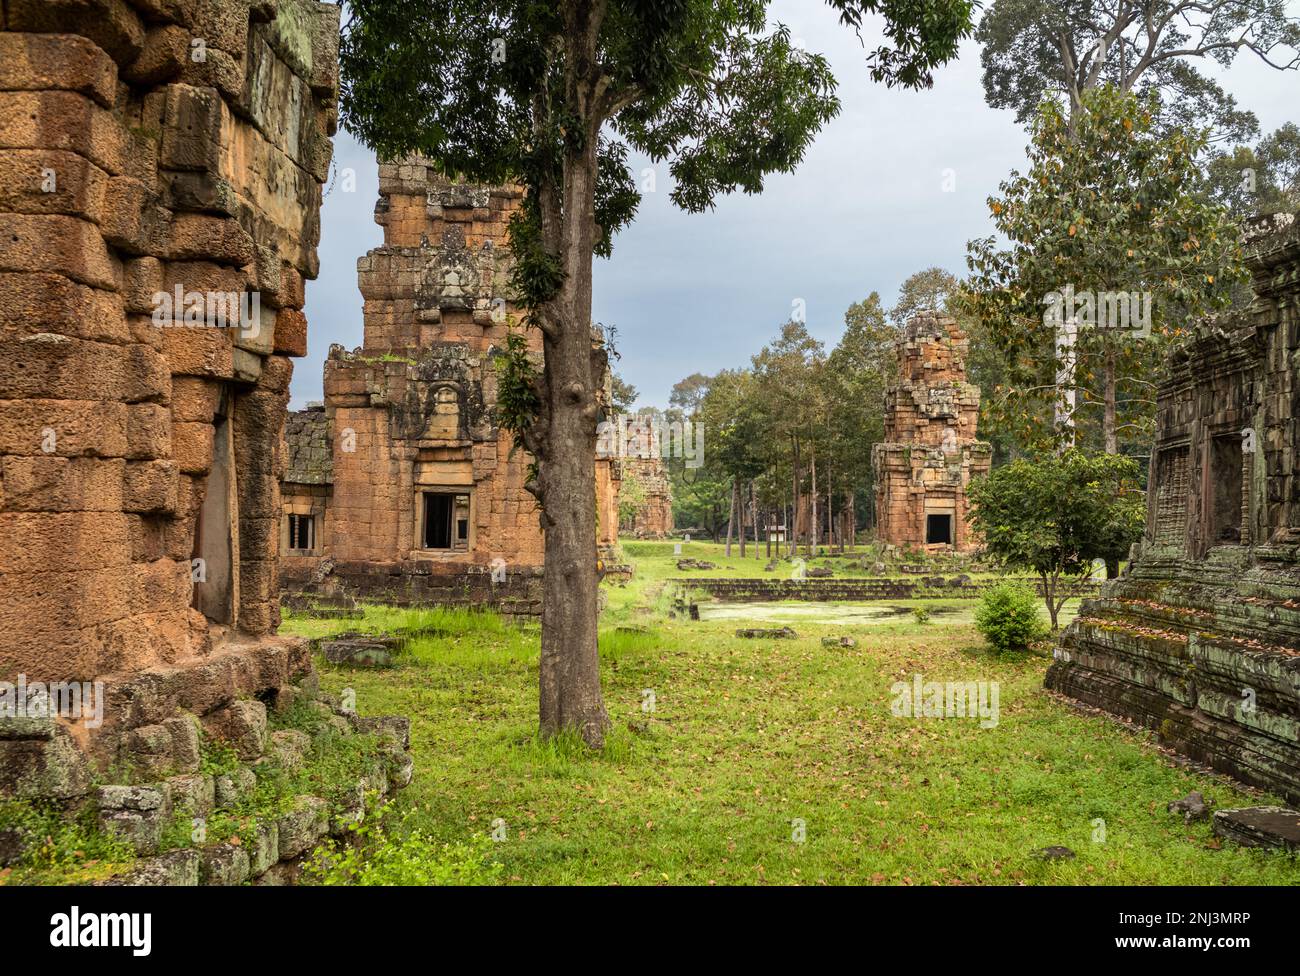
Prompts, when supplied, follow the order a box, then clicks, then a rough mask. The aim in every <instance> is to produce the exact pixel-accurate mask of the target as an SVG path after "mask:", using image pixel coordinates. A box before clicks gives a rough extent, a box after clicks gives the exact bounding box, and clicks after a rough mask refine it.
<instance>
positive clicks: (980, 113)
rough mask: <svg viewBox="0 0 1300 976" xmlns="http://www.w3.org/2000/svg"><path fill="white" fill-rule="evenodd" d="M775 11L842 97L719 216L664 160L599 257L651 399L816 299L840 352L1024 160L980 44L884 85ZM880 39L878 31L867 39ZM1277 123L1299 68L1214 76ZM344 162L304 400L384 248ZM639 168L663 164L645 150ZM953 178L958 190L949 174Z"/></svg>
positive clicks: (298, 377)
mask: <svg viewBox="0 0 1300 976" xmlns="http://www.w3.org/2000/svg"><path fill="white" fill-rule="evenodd" d="M1291 7H1292V12H1293V13H1297V14H1300V0H1292V3H1291ZM772 14H773V16H772V19H773V20H779V21H781V22H783V23H785V24H787V25H788V26H789V27H790V29H791V33H792V34H793V36H794V37H796V38H800V39H802V40H803V41H804V42H805V43H806V46H807V48H808V49H809V50H810V51H817V52H820V53H822V54H825V55H826V56H827V58H828V59H829V61H830V63H831V66H832V68H833V70H834V73H835V77H836V79H837V80H838V82H839V96H840V101H841V103H842V109H841V111H840V114H839V116H838V117H836V118H835V119H834V120H832V121H831V123H830V124H829V125H828V126H826V128H824V129H823V130H822V132H821V133H820V134H819V135H818V136H817V139H816V142H815V143H814V144H813V146H812V148H811V149H810V150H809V152H808V154H807V156H806V158H805V159H804V162H803V164H802V165H801V166H800V168H799V169H798V170H797V171H796V172H795V173H793V174H790V175H784V174H781V175H776V176H773V177H771V178H770V179H769V180H768V182H767V186H766V188H765V189H764V192H763V193H762V194H761V195H759V196H743V195H737V196H733V197H726V198H723V199H721V200H720V201H719V202H718V206H717V208H716V209H715V210H713V211H712V212H709V213H705V214H698V215H696V214H685V213H682V212H680V211H678V210H676V209H675V208H674V207H673V205H672V203H671V201H670V200H669V199H668V191H669V190H670V189H671V183H670V181H669V179H668V175H667V172H666V170H665V169H664V168H663V167H661V168H660V171H659V172H658V173H657V174H656V179H655V181H654V185H655V191H656V192H652V193H646V194H645V196H644V199H643V202H642V204H641V209H640V211H639V212H638V214H637V217H636V220H635V222H634V223H633V224H632V225H631V226H630V227H629V228H627V229H626V230H624V231H623V233H622V234H621V235H620V236H619V237H618V238H617V239H616V240H615V244H614V254H613V257H612V258H611V259H609V260H602V259H597V261H596V267H595V307H594V309H593V316H594V318H595V320H596V321H598V322H601V323H603V324H605V325H607V326H608V325H614V326H616V327H617V329H618V338H617V348H618V352H619V353H620V355H621V357H622V358H621V359H620V360H619V361H618V362H617V363H615V369H616V370H617V371H618V372H619V373H620V374H621V375H622V376H623V377H624V378H625V379H626V380H627V381H628V382H630V383H632V384H633V385H634V386H635V387H636V388H637V390H638V392H639V394H640V398H639V404H640V405H642V406H645V405H650V404H656V405H660V406H664V405H666V404H667V400H668V393H669V390H670V389H671V387H672V385H673V384H674V383H675V382H677V381H678V380H679V379H681V378H682V377H684V376H687V375H689V374H691V373H694V372H701V373H714V372H717V371H718V370H720V369H724V368H728V367H737V366H744V365H748V363H749V357H750V356H751V355H753V354H754V353H756V352H758V350H759V349H761V348H762V346H763V345H764V344H765V343H766V342H767V341H768V340H770V339H771V338H772V337H773V336H774V335H775V334H776V333H777V331H778V330H779V328H780V326H781V324H782V323H783V322H785V321H786V320H787V319H789V317H790V313H791V310H792V303H793V302H795V301H796V300H802V301H803V302H804V303H805V306H806V309H807V322H808V327H809V330H810V331H811V332H812V334H813V335H814V336H816V337H817V338H818V339H821V340H822V341H823V342H825V343H826V345H827V347H828V348H829V347H831V346H833V345H834V343H835V342H836V340H837V339H838V337H839V335H840V333H841V331H842V329H843V317H844V311H845V309H846V308H847V307H848V306H849V305H851V304H852V303H854V302H856V301H859V300H861V299H862V298H865V297H866V296H867V295H869V294H870V293H871V292H873V291H878V292H879V293H880V295H881V298H882V300H883V301H884V302H885V305H886V307H888V306H889V305H890V304H892V303H893V300H894V297H895V295H896V293H897V290H898V286H899V284H900V283H901V282H902V281H903V279H904V278H906V277H907V276H908V275H909V274H911V273H913V272H915V271H919V270H920V269H922V268H925V267H929V266H931V265H940V266H941V267H944V268H947V269H948V270H949V271H951V272H953V273H954V274H958V275H961V274H964V273H965V270H966V265H965V253H966V242H967V241H968V240H971V239H973V238H976V237H983V236H987V235H988V234H989V233H991V225H990V222H989V219H988V218H989V215H988V209H987V206H986V204H985V200H986V198H987V197H988V196H989V195H990V194H992V193H994V192H995V191H996V190H997V186H998V183H999V182H1000V181H1002V180H1003V179H1005V178H1006V177H1007V175H1008V173H1009V172H1010V171H1011V170H1012V169H1015V168H1021V167H1023V165H1024V160H1025V152H1024V147H1025V143H1026V142H1027V137H1026V134H1025V131H1024V130H1023V129H1022V128H1021V127H1020V126H1018V125H1017V124H1016V123H1015V120H1014V117H1013V114H1012V113H1011V112H1008V111H995V110H994V109H991V108H988V107H987V106H986V105H985V104H984V93H983V88H982V86H981V84H980V63H979V48H978V46H977V45H976V44H974V43H973V42H969V43H967V44H966V45H965V46H963V48H962V51H961V55H960V57H959V58H958V60H957V61H955V62H953V63H951V64H949V65H948V66H946V67H945V68H943V69H941V70H939V71H938V72H937V73H936V76H935V84H934V87H933V88H932V89H929V90H928V91H921V92H905V91H900V90H897V89H894V90H890V89H888V88H886V87H884V86H883V85H877V84H874V83H872V81H871V79H870V77H869V75H868V72H867V67H866V64H865V59H864V54H863V50H862V47H861V46H860V45H859V42H858V40H857V38H856V37H855V36H854V34H853V33H852V32H851V31H849V30H847V29H845V28H843V27H841V26H840V25H839V23H838V21H837V19H836V16H835V14H834V12H833V11H832V10H831V9H830V8H829V7H828V6H826V4H824V3H822V2H821V0H777V2H775V3H774V4H773V6H772ZM866 39H867V44H868V47H872V46H874V43H873V39H872V37H871V36H870V35H866ZM1216 74H1217V76H1218V77H1219V78H1220V80H1221V82H1222V83H1223V84H1224V86H1225V87H1226V88H1227V89H1228V91H1230V92H1231V93H1232V94H1233V95H1235V96H1236V98H1237V101H1238V104H1239V106H1240V107H1241V108H1244V109H1249V110H1251V111H1253V112H1255V114H1256V115H1258V116H1259V120H1260V125H1261V128H1262V130H1263V131H1264V132H1265V133H1267V132H1271V131H1272V130H1274V129H1276V128H1277V127H1278V126H1279V125H1281V124H1282V123H1284V122H1297V121H1300V74H1297V72H1294V71H1291V72H1278V71H1273V70H1271V69H1269V68H1268V67H1266V66H1265V65H1263V64H1262V63H1260V62H1259V61H1258V60H1257V59H1255V58H1254V56H1253V55H1250V54H1245V55H1242V56H1240V57H1239V58H1238V59H1237V61H1236V63H1235V64H1234V65H1233V66H1232V68H1231V69H1229V70H1228V71H1227V72H1216ZM334 149H335V153H334V155H335V164H336V168H337V171H338V172H342V171H343V170H344V169H348V168H350V169H352V170H354V171H355V174H356V188H355V191H353V192H343V188H342V184H341V181H340V180H339V179H337V178H336V180H335V184H334V186H333V188H332V189H331V190H330V192H329V194H328V195H327V196H326V198H325V205H324V209H323V211H322V217H321V243H320V269H321V270H320V277H319V278H318V279H317V280H316V281H313V282H308V285H307V307H306V313H307V321H308V324H309V328H308V350H307V356H306V357H305V358H303V359H300V360H298V362H297V363H296V364H295V367H294V379H293V388H292V389H293V407H294V408H295V409H296V408H300V407H302V406H304V405H305V404H306V402H307V401H311V400H319V399H321V368H322V364H323V362H324V359H325V354H326V352H327V351H328V350H329V346H330V344H331V343H335V342H337V343H341V344H343V345H344V346H346V347H348V348H349V349H351V348H353V347H356V346H359V345H360V344H361V335H362V322H361V294H360V292H359V291H358V290H357V280H356V262H357V258H358V257H360V256H361V255H363V254H364V253H365V252H366V251H367V250H369V249H370V248H372V247H377V246H378V245H380V244H381V243H382V242H383V235H382V233H381V231H380V228H379V227H378V225H376V224H375V222H374V205H375V201H376V200H377V198H378V192H379V188H378V171H377V168H376V164H375V159H374V156H373V154H372V153H370V152H369V151H368V150H366V149H365V148H364V147H362V146H360V145H358V144H357V143H356V141H355V140H353V139H352V137H351V136H349V135H348V134H347V133H345V132H343V131H342V130H340V131H339V133H338V135H337V136H335V139H334ZM633 165H634V168H635V169H636V170H637V171H638V173H639V172H640V171H641V170H642V168H643V167H645V166H648V163H647V162H645V161H644V160H634V161H633ZM947 170H951V171H952V175H953V177H954V188H953V189H952V191H951V192H947V191H945V171H947Z"/></svg>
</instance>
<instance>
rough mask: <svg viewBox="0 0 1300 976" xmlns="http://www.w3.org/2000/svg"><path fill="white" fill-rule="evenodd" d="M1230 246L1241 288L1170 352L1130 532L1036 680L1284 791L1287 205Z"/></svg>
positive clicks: (1294, 704)
mask: <svg viewBox="0 0 1300 976" xmlns="http://www.w3.org/2000/svg"><path fill="white" fill-rule="evenodd" d="M1247 260H1248V263H1249V265H1250V267H1251V270H1252V272H1253V275H1254V285H1255V295H1256V298H1255V302H1254V304H1253V305H1252V306H1251V307H1250V309H1249V310H1246V311H1243V312H1240V313H1236V314H1233V315H1228V316H1225V317H1221V318H1217V319H1212V320H1209V321H1206V322H1202V323H1200V324H1199V325H1198V326H1197V327H1196V329H1195V330H1194V331H1193V334H1192V336H1191V338H1190V340H1189V341H1188V343H1187V344H1186V345H1185V346H1183V347H1181V348H1180V349H1179V350H1177V351H1176V352H1175V354H1174V356H1173V358H1172V359H1171V361H1170V363H1169V371H1168V376H1167V378H1166V379H1164V380H1163V382H1162V383H1161V385H1160V387H1159V390H1158V392H1157V412H1156V424H1157V428H1156V442H1155V445H1154V447H1153V449H1152V451H1151V469H1150V477H1149V483H1148V489H1147V522H1146V534H1145V537H1144V538H1143V540H1142V541H1141V542H1140V543H1139V544H1138V545H1137V546H1136V547H1135V549H1136V551H1135V552H1134V554H1133V556H1134V558H1133V560H1132V562H1131V564H1130V565H1129V567H1128V569H1127V571H1126V575H1125V576H1123V577H1121V578H1120V579H1117V580H1112V581H1110V582H1108V583H1106V584H1105V585H1104V586H1103V587H1102V591H1101V596H1100V598H1099V599H1096V600H1089V601H1087V602H1085V603H1084V604H1083V606H1082V607H1080V609H1079V615H1078V617H1077V619H1076V620H1075V621H1074V622H1073V623H1071V624H1070V626H1069V627H1068V628H1067V629H1066V630H1065V632H1064V633H1063V634H1062V635H1061V638H1060V644H1059V647H1058V648H1057V650H1056V655H1055V657H1056V661H1055V663H1053V665H1052V666H1051V668H1050V669H1049V670H1048V672H1047V687H1048V688H1051V689H1053V690H1055V691H1059V692H1062V693H1064V694H1066V695H1069V696H1071V697H1073V698H1077V699H1079V700H1081V701H1084V702H1087V703H1088V704H1090V705H1095V706H1099V707H1101V708H1103V709H1106V710H1107V711H1110V712H1114V713H1116V714H1119V715H1122V716H1124V717H1126V718H1129V719H1132V720H1133V721H1136V722H1138V723H1140V724H1142V725H1145V726H1147V727H1149V728H1153V729H1156V730H1158V733H1159V736H1160V739H1161V741H1162V743H1163V744H1164V745H1166V746H1168V747H1170V748H1173V749H1176V750H1178V751H1179V752H1182V753H1185V754H1187V755H1189V756H1191V757H1192V758H1193V759H1196V760H1197V761H1200V762H1204V763H1208V764H1209V765H1211V766H1214V767H1215V768H1217V769H1220V770H1222V771H1224V772H1228V773H1231V774H1232V775H1234V776H1237V777H1238V778H1240V779H1243V780H1245V781H1246V782H1248V783H1252V784H1254V785H1257V786H1261V787H1263V788H1265V789H1268V790H1272V791H1275V792H1277V793H1279V794H1281V795H1282V796H1284V797H1286V799H1287V800H1288V801H1290V802H1292V803H1300V745H1297V741H1298V740H1300V468H1298V467H1297V466H1298V465H1300V460H1298V459H1300V433H1298V432H1297V422H1298V418H1300V409H1297V407H1298V406H1300V383H1297V380H1296V369H1295V363H1296V358H1297V356H1298V355H1300V220H1297V219H1296V218H1295V217H1293V216H1291V215H1284V216H1281V217H1278V218H1270V219H1267V220H1261V221H1259V222H1257V223H1256V225H1255V226H1254V227H1253V228H1252V234H1251V236H1250V237H1249V238H1248V241H1247Z"/></svg>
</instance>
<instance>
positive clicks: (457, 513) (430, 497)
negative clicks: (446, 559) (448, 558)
mask: <svg viewBox="0 0 1300 976" xmlns="http://www.w3.org/2000/svg"><path fill="white" fill-rule="evenodd" d="M422 497H423V506H424V511H423V512H422V513H421V514H422V519H423V522H422V524H423V530H422V532H421V536H420V542H421V545H422V547H423V548H425V549H454V550H457V551H461V552H464V551H467V550H468V549H469V495H463V494H454V493H443V492H433V491H426V492H424V493H423V496H422Z"/></svg>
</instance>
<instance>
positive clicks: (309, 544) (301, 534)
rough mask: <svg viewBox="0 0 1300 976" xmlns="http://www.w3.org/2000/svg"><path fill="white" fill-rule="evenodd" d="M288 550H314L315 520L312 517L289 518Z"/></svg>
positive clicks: (292, 515) (291, 516) (295, 516)
mask: <svg viewBox="0 0 1300 976" xmlns="http://www.w3.org/2000/svg"><path fill="white" fill-rule="evenodd" d="M289 548H290V549H294V550H298V551H302V552H311V551H312V550H314V549H315V548H316V519H315V517H314V516H312V515H294V514H291V515H290V516H289Z"/></svg>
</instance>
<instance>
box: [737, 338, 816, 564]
mask: <svg viewBox="0 0 1300 976" xmlns="http://www.w3.org/2000/svg"><path fill="white" fill-rule="evenodd" d="M824 355H825V351H824V349H823V347H822V344H821V343H820V342H818V341H817V340H816V339H814V338H813V337H812V336H810V335H809V334H808V328H807V326H806V325H804V323H802V322H794V321H790V322H786V324H785V325H783V326H781V334H780V335H779V336H778V337H777V338H776V340H775V341H774V342H771V343H769V344H768V345H766V346H764V347H763V348H762V350H761V351H760V352H759V353H758V354H757V355H756V356H754V357H753V369H754V376H755V379H756V381H757V385H756V389H757V390H758V395H759V396H760V397H761V398H762V400H763V402H764V403H765V404H766V405H767V409H768V410H769V411H770V415H771V418H772V419H771V421H770V423H769V426H768V436H769V437H770V438H772V440H773V441H774V442H776V443H779V444H780V445H781V447H782V449H784V448H785V447H787V446H788V447H789V455H788V456H789V459H790V470H789V475H790V494H789V496H788V497H789V499H790V514H791V518H790V521H789V522H788V523H787V526H788V537H787V539H786V542H787V544H788V546H789V552H790V554H791V555H793V554H794V552H795V549H796V547H797V545H798V539H797V538H796V536H797V535H798V533H797V531H796V526H797V520H798V513H799V501H800V498H802V497H804V493H803V487H802V485H803V478H804V475H805V474H806V473H807V472H808V471H809V451H808V449H809V445H810V442H811V432H812V429H813V425H814V422H815V416H816V401H815V400H814V397H813V396H812V383H813V375H814V372H815V370H816V369H817V366H818V363H819V362H820V361H821V359H822V357H823V356H824Z"/></svg>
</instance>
